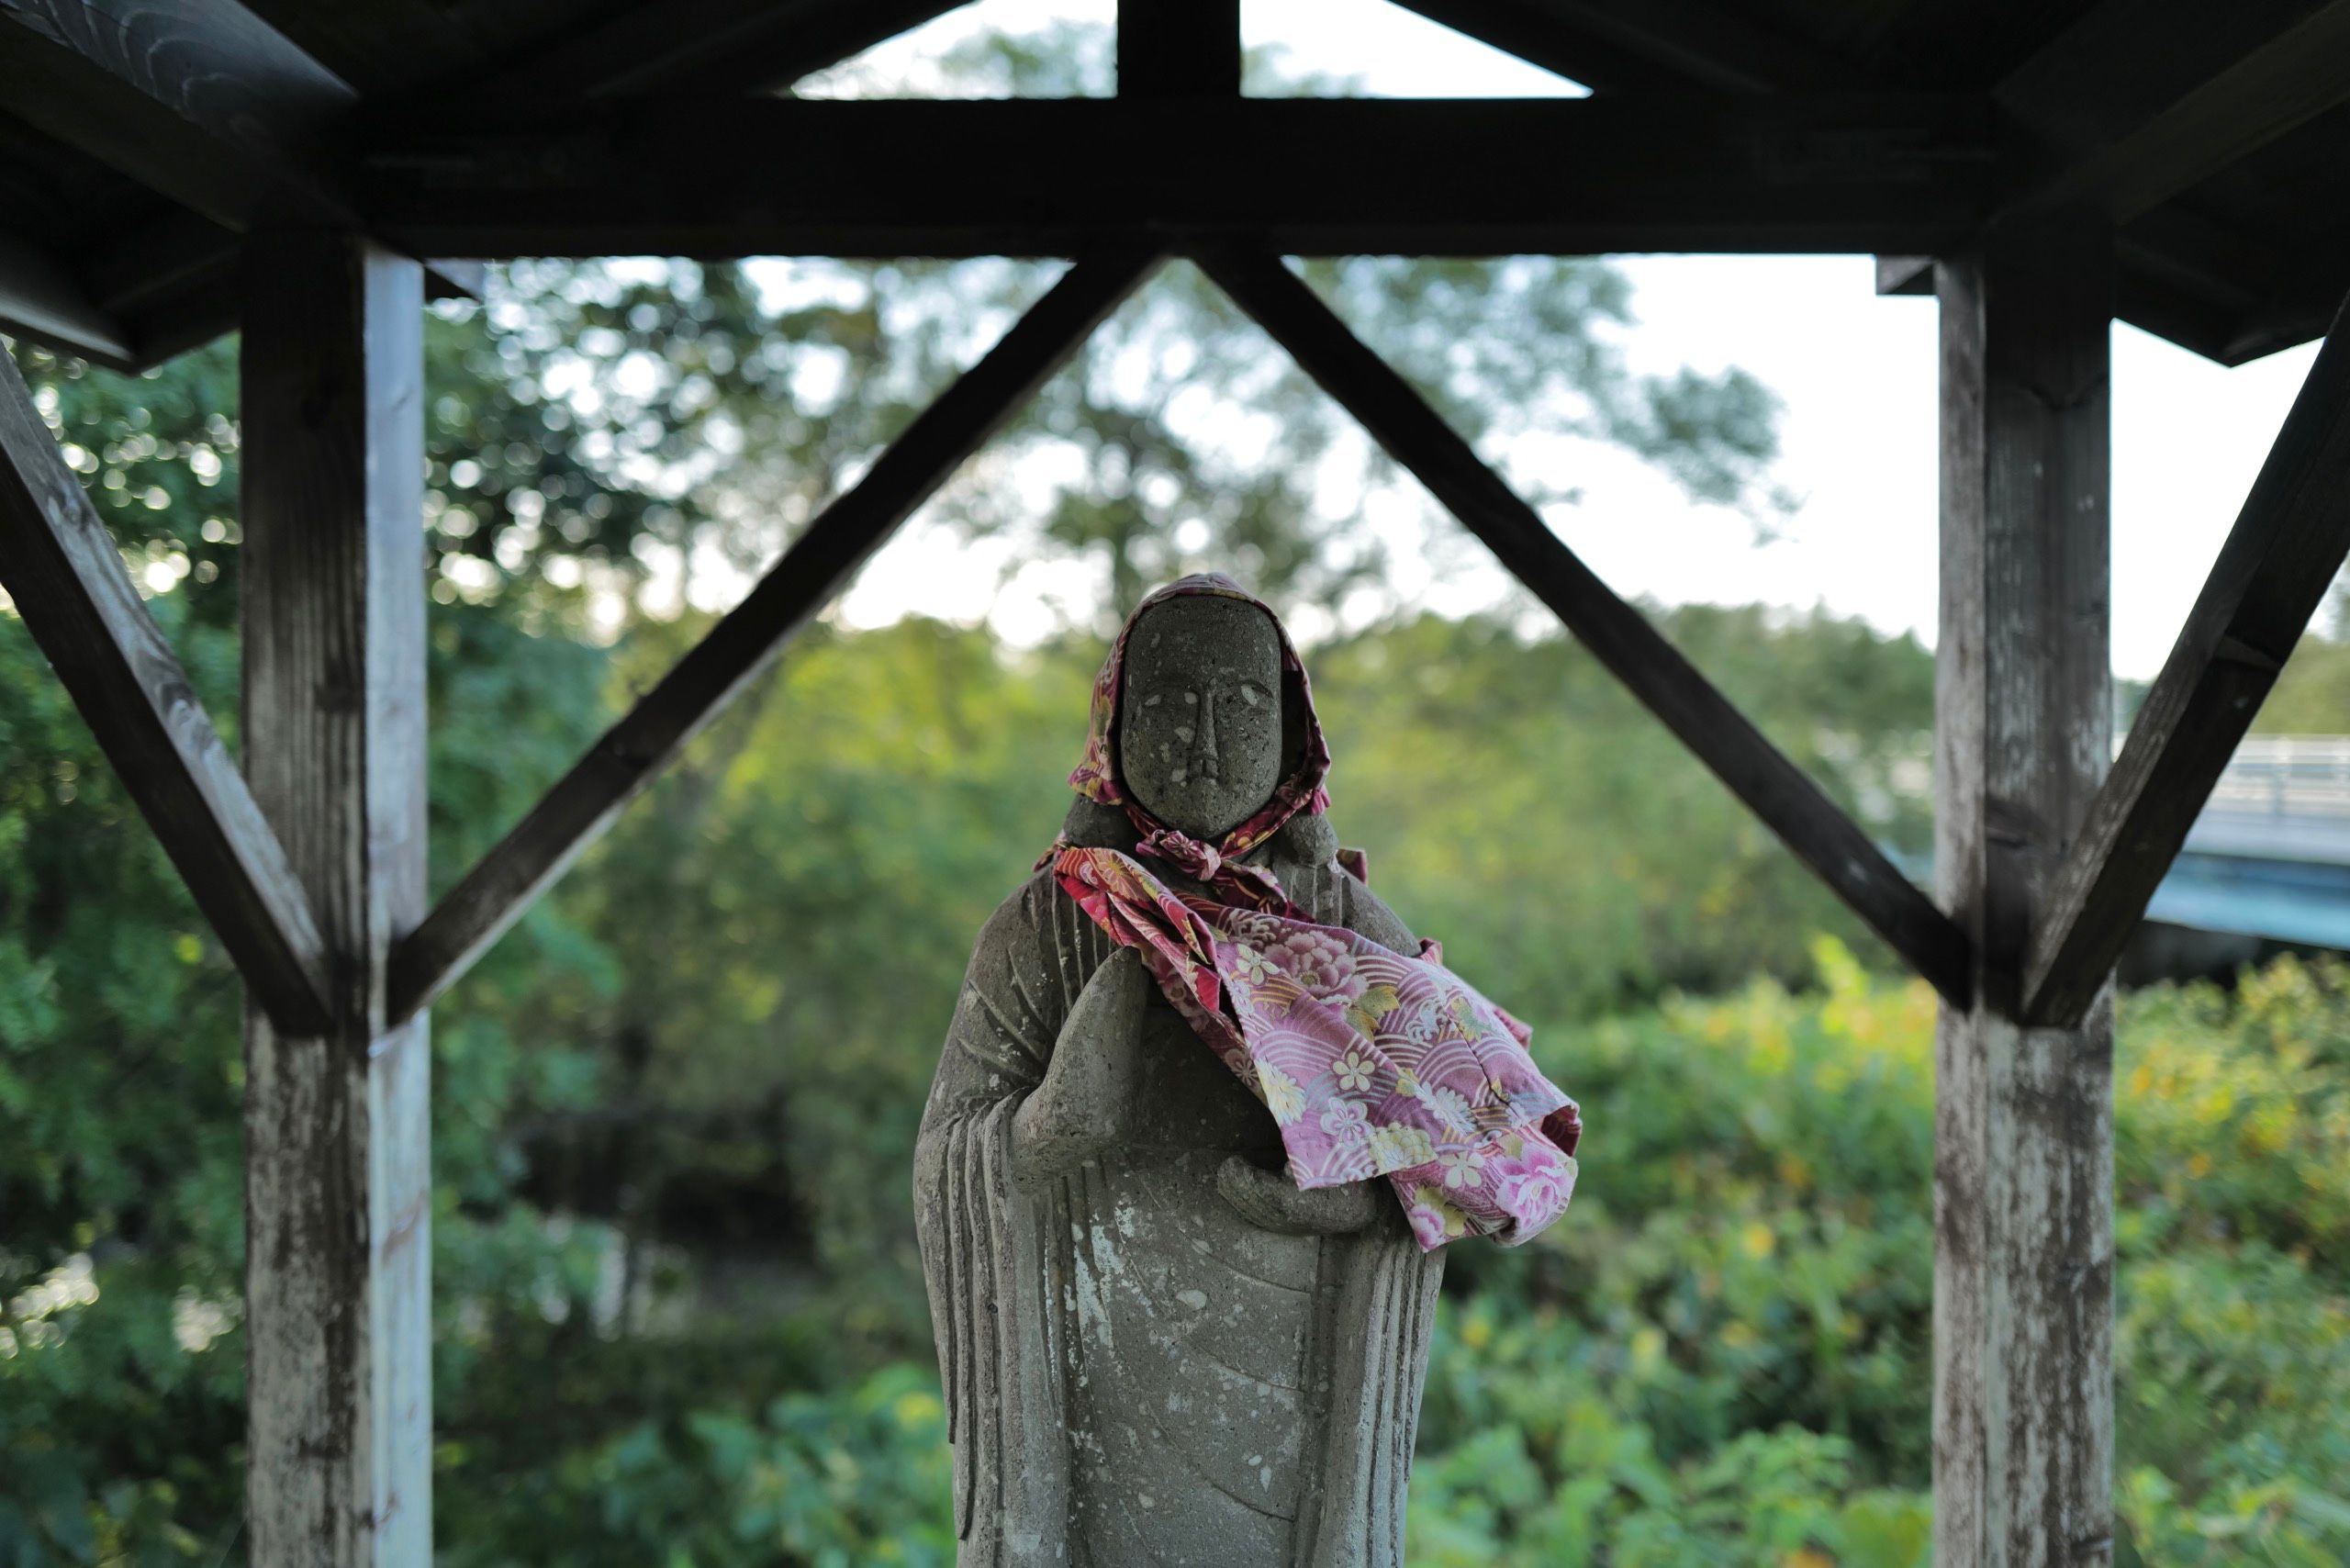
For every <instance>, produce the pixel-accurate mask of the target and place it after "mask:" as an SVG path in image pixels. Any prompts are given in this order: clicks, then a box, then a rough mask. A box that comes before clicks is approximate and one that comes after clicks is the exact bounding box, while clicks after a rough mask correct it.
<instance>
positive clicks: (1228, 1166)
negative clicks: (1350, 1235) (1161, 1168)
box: [1215, 1154, 1379, 1236]
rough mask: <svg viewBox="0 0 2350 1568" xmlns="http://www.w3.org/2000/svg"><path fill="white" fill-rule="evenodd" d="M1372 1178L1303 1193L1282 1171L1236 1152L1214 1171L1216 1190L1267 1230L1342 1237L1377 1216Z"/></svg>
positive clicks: (1377, 1206) (1288, 1233)
mask: <svg viewBox="0 0 2350 1568" xmlns="http://www.w3.org/2000/svg"><path fill="white" fill-rule="evenodd" d="M1372 1188H1373V1183H1371V1182H1348V1183H1347V1184H1346V1185H1345V1186H1343V1187H1316V1188H1315V1189H1314V1190H1313V1191H1312V1192H1310V1193H1308V1192H1301V1191H1300V1190H1299V1189H1298V1186H1297V1183H1296V1182H1292V1181H1291V1180H1290V1179H1289V1177H1288V1176H1287V1175H1286V1174H1285V1173H1283V1172H1281V1171H1279V1170H1266V1169H1264V1168H1263V1167H1262V1166H1260V1165H1256V1164H1253V1163H1251V1162H1250V1161H1248V1160H1247V1159H1242V1158H1241V1157H1240V1156H1239V1155H1237V1154H1236V1155H1234V1156H1232V1157H1231V1158H1230V1159H1226V1160H1225V1162H1224V1165H1223V1167H1222V1168H1221V1169H1220V1170H1217V1171H1216V1173H1215V1190H1216V1193H1217V1194H1218V1195H1219V1196H1221V1197H1222V1198H1223V1199H1224V1201H1225V1203H1227V1204H1231V1205H1232V1207H1233V1209H1234V1211H1235V1212H1236V1213H1237V1214H1238V1215H1240V1217H1241V1218H1243V1219H1245V1220H1247V1221H1248V1223H1249V1224H1251V1225H1253V1226H1258V1227H1259V1228H1260V1229H1263V1230H1276V1231H1279V1232H1281V1234H1282V1235H1284V1236H1340V1235H1344V1234H1345V1233H1346V1232H1348V1231H1351V1230H1360V1229H1362V1228H1363V1227H1364V1226H1368V1225H1370V1224H1371V1221H1372V1220H1374V1219H1376V1218H1378V1217H1379V1194H1378V1193H1376V1192H1374V1191H1373V1190H1372Z"/></svg>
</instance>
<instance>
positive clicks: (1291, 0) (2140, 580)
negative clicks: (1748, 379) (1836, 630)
mask: <svg viewBox="0 0 2350 1568" xmlns="http://www.w3.org/2000/svg"><path fill="white" fill-rule="evenodd" d="M1112 12H1113V6H1112V5H1111V4H1110V3H1109V0H1058V3H1056V0H985V3H984V4H981V5H978V6H969V7H967V8H965V9H964V10H962V11H958V12H955V13H950V14H949V15H948V16H947V17H944V18H942V19H941V20H940V21H938V22H935V23H933V24H932V25H931V26H930V27H927V28H922V29H920V30H918V31H917V32H916V33H914V34H911V35H908V36H907V37H906V38H904V39H899V40H895V41H893V42H892V43H890V44H889V45H885V46H883V47H884V50H888V51H890V56H894V57H895V58H896V59H897V60H898V61H900V62H905V63H906V64H908V65H909V66H911V65H912V64H913V62H918V61H919V60H920V59H921V58H922V57H923V55H925V54H928V53H931V52H933V51H934V50H937V49H938V48H939V47H941V45H942V44H943V43H945V42H946V41H949V40H951V39H954V38H956V37H958V36H961V35H962V34H964V33H966V32H968V31H969V30H971V29H973V28H979V27H985V26H996V27H1002V28H1007V29H1011V30H1025V29H1027V28H1034V27H1036V26H1040V25H1042V24H1044V23H1046V22H1049V21H1051V20H1052V19H1054V18H1057V17H1068V18H1070V19H1078V20H1091V21H1107V20H1108V19H1109V18H1110V17H1111V15H1112ZM1241 17H1242V29H1243V35H1244V40H1245V41H1246V43H1247V44H1248V46H1249V47H1251V48H1256V47H1259V46H1264V45H1279V46H1281V47H1283V48H1285V49H1286V50H1288V56H1289V62H1290V63H1291V64H1292V66H1293V67H1296V68H1299V69H1311V70H1315V71H1326V72H1332V73H1340V74H1346V75H1352V76H1357V77H1359V78H1360V79H1361V81H1362V83H1363V84H1364V85H1365V87H1366V88H1367V90H1368V91H1370V92H1371V93H1372V94H1374V95H1387V96H1398V97H1402V96H1411V97H1420V96H1461V97H1472V96H1475V97H1483V96H1493V97H1532V96H1551V95H1569V94H1575V93H1579V92H1580V89H1579V88H1576V87H1574V86H1573V85H1572V84H1569V83H1566V82H1563V81H1561V79H1560V78H1558V77H1556V76H1553V75H1551V74H1550V73H1547V72H1543V71H1540V70H1538V69H1537V68H1535V67H1533V66H1530V65H1527V64H1526V63H1525V62H1521V61H1517V60H1515V59H1513V58H1512V57H1510V56H1508V55H1505V54H1503V53H1501V52H1499V51H1498V50H1493V49H1491V48H1488V47H1486V46H1485V45H1483V44H1481V43H1477V42H1475V41H1473V40H1472V39H1466V38H1463V37H1462V36H1460V34H1458V33H1454V32H1451V31H1449V30H1447V29H1446V28H1440V27H1438V26H1437V25H1436V24H1434V23H1432V22H1428V21H1427V20H1425V19H1424V18H1422V17H1418V16H1416V15H1414V14H1413V13H1410V12H1407V11H1404V10H1402V9H1400V8H1398V7H1396V6H1390V5H1387V4H1384V3H1383V0H1244V4H1243V6H1242V12H1241ZM877 57H878V58H879V59H886V58H889V56H880V54H879V51H877ZM877 63H878V59H877ZM1621 264H1622V265H1623V267H1624V269H1625V270H1626V272H1627V273H1628V274H1629V275H1630V277H1631V279H1632V281H1633V284H1634V286H1635V294H1634V298H1633V306H1634V309H1635V311H1636V312H1637V314H1638V316H1639V326H1638V328H1637V330H1635V331H1634V332H1633V333H1632V334H1631V336H1630V337H1629V338H1628V352H1629V353H1630V355H1631V357H1632V360H1633V363H1634V366H1635V368H1637V369H1640V370H1644V371H1651V372H1667V371H1671V370H1673V369H1674V368H1677V367H1679V366H1681V365H1684V364H1685V365H1693V366H1695V367H1696V368H1698V369H1700V370H1716V369H1719V368H1721V367H1722V366H1725V365H1730V364H1737V365H1741V366H1743V367H1744V368H1745V369H1747V370H1748V371H1750V372H1751V373H1752V374H1753V375H1755V376H1757V377H1758V378H1759V379H1761V380H1762V383H1763V384H1764V385H1765V386H1769V387H1771V388H1772V389H1773V390H1774V391H1775V392H1776V393H1777V394H1778V395H1779V396H1780V397H1781V398H1782V399H1784V401H1785V413H1784V415H1783V418H1782V422H1781V434H1782V443H1783V448H1784V455H1783V458H1782V461H1781V463H1780V465H1779V466H1778V470H1777V473H1776V476H1775V477H1776V480H1777V482H1778V483H1780V484H1782V485H1784V486H1785V487H1787V488H1789V489H1790V490H1792V491H1793V492H1794V493H1795V494H1796V495H1797V496H1799V497H1801V498H1803V506H1802V508H1801V510H1799V511H1797V512H1796V514H1795V516H1794V517H1793V518H1791V519H1790V520H1788V521H1787V522H1786V523H1785V526H1784V527H1783V528H1781V529H1779V530H1778V531H1777V536H1776V537H1775V538H1774V540H1772V541H1771V542H1768V543H1757V540H1756V535H1755V530H1754V528H1753V526H1752V524H1751V522H1750V521H1748V520H1747V519H1746V518H1744V517H1742V516H1740V515H1739V514H1738V513H1736V512H1732V511H1729V510H1724V509H1720V508H1713V507H1705V506H1698V505H1694V504H1692V503H1691V502H1689V501H1688V500H1687V499H1686V498H1684V497H1683V496H1681V495H1680V494H1679V492H1678V491H1677V490H1675V489H1674V487H1673V486H1672V485H1671V484H1670V483H1669V482H1668V481H1666V480H1665V479H1664V478H1662V476H1658V475H1656V474H1655V473H1653V472H1652V471H1651V470H1649V469H1648V468H1646V467H1644V466H1643V465H1640V464H1639V462H1638V461H1637V460H1634V459H1631V458H1629V457H1625V456H1622V455H1621V454H1612V453H1607V452H1604V451H1603V452H1595V451H1594V450H1593V449H1591V448H1589V447H1583V448H1580V449H1578V460H1579V461H1580V462H1581V463H1583V465H1585V467H1584V468H1583V471H1582V472H1579V473H1577V474H1576V475H1574V476H1573V478H1574V480H1575V482H1577V483H1578V484H1580V485H1581V486H1582V487H1583V493H1584V499H1583V505H1581V506H1580V507H1569V508H1560V509H1556V510H1553V511H1552V512H1551V513H1550V521H1551V522H1552V525H1553V526H1554V527H1556V528H1557V529H1558V530H1559V532H1560V534H1561V537H1562V538H1564V539H1565V540H1566V541H1567V543H1569V544H1570V545H1572V547H1573V548H1574V549H1575V550H1576V551H1577V552H1578V553H1580V554H1583V557H1584V558H1585V559H1586V560H1587V561H1588V562H1589V563H1590V564H1591V566H1593V567H1594V569H1595V570H1596V571H1598V572H1599V573H1600V574H1601V575H1602V576H1603V577H1605V578H1606V580H1607V581H1608V582H1609V583H1610V584H1611V585H1612V586H1613V587H1614V588H1616V589H1617V591H1618V592H1620V593H1623V594H1626V595H1628V596H1632V597H1649V598H1653V599H1659V600H1662V601H1665V602H1684V601H1693V600H1695V601H1714V602H1723V603H1750V602H1754V601H1757V600H1761V601H1763V602H1768V603H1774V604H1782V605H1789V606H1808V605H1811V604H1814V603H1823V604H1825V605H1827V606H1828V607H1829V608H1830V609H1831V610H1836V611H1838V612H1840V613H1844V614H1854V615H1860V616H1863V617H1865V618H1867V619H1868V620H1869V621H1870V622H1873V623H1874V624H1875V625H1877V626H1879V627H1881V628H1883V629H1885V630H1886V631H1892V632H1898V631H1905V630H1906V631H1912V632H1915V633H1918V634H1919V637H1920V638H1922V639H1923V640H1924V641H1926V642H1928V643H1931V642H1932V640H1933V630H1934V604H1935V597H1934V596H1935V587H1934V575H1935V506H1936V499H1935V492H1936V473H1935V454H1934V439H1935V349H1934V334H1935V309H1934V305H1933V302H1932V301H1931V300H1930V299H1922V298H1899V299H1880V298H1878V297H1876V296H1875V293H1874V266H1873V264H1872V263H1871V262H1870V260H1869V259H1868V258H1867V257H1863V256H1792V257H1753V256H1633V257H1626V258H1623V259H1622V263H1621ZM2314 354H2315V348H2314V346H2313V345H2311V346H2305V347H2302V348H2300V349H2295V350H2292V351H2289V352H2288V353H2281V354H2276V355H2272V356H2270V357H2269V358H2267V359H2265V360H2261V361H2258V362H2256V363H2255V364H2248V365H2244V366H2243V367H2241V368H2238V369H2234V370H2229V369H2225V368H2222V367H2221V366H2219V365H2216V364H2211V363H2210V362H2209V361H2207V360H2203V359H2200V358H2199V357H2197V356H2196V355H2194V354H2191V353H2188V352H2187V351H2185V350H2184V349H2179V348H2175V347H2173V346H2171V345H2170V344H2168V343H2165V342H2160V341H2159V340H2157V339H2154V338H2152V337H2149V336H2147V335H2146V334H2145V333H2143V332H2141V331H2139V330H2136V329H2135V328H2132V327H2127V326H2121V325H2118V324H2117V326H2116V327H2115V329H2114V341H2113V463H2114V493H2113V663H2114V667H2115V669H2116V671H2117V672H2119V673H2120V674H2121V675H2123V676H2125V677H2136V678H2144V677H2150V676H2152V675H2153V674H2154V671H2155V670H2156V669H2157V668H2158V667H2159V666H2160V665H2161V663H2162V659H2163V656H2164V655H2165V654H2166V653H2167V652H2168V651H2169V648H2170V644H2171V641H2172V639H2173V637H2174V636H2176V634H2177V630H2178V625H2179V622H2180V621H2181V619H2182V618H2183V617H2184V616H2185V615H2186V612H2187V610H2188V605H2189V603H2190V602H2191V601H2192V600H2193V599H2194V596H2195V592H2196V590H2197V588H2199V587H2200V586H2201V583H2202V581H2203V577H2204V574H2205V572H2206V571H2207V570H2208V569H2209V568H2210V563H2211V558H2212V555H2213V554H2215V553H2216V552H2217V550H2218V548H2219V545H2220V541H2221V538H2222V537H2223V536H2224V535H2225V533H2226V532H2227V530H2228V527H2229V525H2230V524H2231V523H2232V522H2233V521H2234V518H2235V513H2236V510H2237V508H2238V506H2239V505H2240V504H2241V503H2242V501H2243V499H2244V492H2245V491H2246V490H2247V489H2248V488H2249V487H2250V486H2251V483H2252V479H2253V476H2254V475H2255V472H2256V471H2257V470H2258V468H2259V466H2260V462H2261V459H2262V458H2263V457H2264V456H2265V455H2266V453H2267V450H2268V445H2269V442H2270V441H2271V440H2272V439H2273V437H2274V436H2275V433H2276V431H2277V424H2278V423H2279V421H2280V420H2282V419H2283V418H2284V415H2285V410H2286V409H2287V408H2288V406H2289V405H2290V403H2291V401H2292V398H2293V394H2294V393H2295V391H2296V390H2297V389H2298V388H2299V386H2300V381H2301V377H2302V375H2304V374H2305V373H2306V371H2307V370H2308V368H2309V364H2310V361H2311V358H2312V357H2313V356H2314ZM1546 472H1548V470H1546ZM973 565H974V563H972V562H970V561H968V560H958V559H957V555H956V554H955V553H953V552H952V551H949V550H944V549H941V548H940V547H939V541H938V539H937V538H936V536H935V535H934V534H931V533H929V532H927V531H925V530H924V529H923V526H922V525H921V522H920V521H919V520H917V521H916V522H915V523H914V524H913V525H912V527H910V528H909V529H908V531H907V532H906V534H905V535H904V536H902V537H901V539H900V540H898V541H897V542H896V543H893V544H892V545H891V546H890V548H889V549H888V550H887V551H885V552H884V553H883V554H882V556H881V557H880V558H879V560H878V561H877V563H876V566H875V569H873V570H869V571H867V572H866V573H865V574H863V576H862V578H861V580H860V582H859V584H858V585H857V587H856V589H855V590H853V592H852V593H851V595H850V597H849V599H848V601H847V603H846V604H845V607H844V608H845V613H846V615H847V616H848V618H849V619H851V620H852V621H855V622H860V623H866V624H871V623H875V622H882V621H887V620H891V619H894V618H895V617H897V616H898V615H900V614H903V613H905V612H907V611H909V610H918V611H923V612H927V613H932V614H938V615H945V616H949V617H953V618H957V619H968V618H971V617H974V616H977V615H979V614H984V613H988V612H989V611H990V604H989V603H988V602H986V601H985V599H976V600H975V599H974V598H973V595H974V594H975V593H976V592H980V591H982V590H980V589H979V588H975V586H974V585H975V584H978V583H979V582H981V581H982V580H983V579H984V578H985V577H987V576H988V574H986V573H981V572H974V571H973V570H972V569H971V568H972V566H973ZM1068 587H1069V584H1068V583H1067V581H1065V580H1064V581H1060V582H1056V583H1049V584H1048V583H1045V582H1042V581H1037V582H1032V581H1030V579H1027V578H1023V579H1021V580H1020V581H1019V582H1017V583H1015V584H1014V585H1013V588H1012V589H1011V590H1010V591H1009V593H1008V594H1007V596H1006V599H1005V600H1004V601H1003V602H1000V603H996V604H994V605H993V606H992V609H993V611H994V618H995V620H996V622H997V623H998V624H999V626H1001V627H1002V628H1003V629H1004V630H1006V631H1007V632H1008V633H1013V634H1015V635H1017V634H1018V633H1020V632H1021V631H1023V630H1024V629H1026V628H1028V627H1032V626H1034V627H1039V628H1041V625H1042V623H1043V620H1044V617H1043V616H1042V615H1041V613H1040V611H1039V605H1038V603H1037V602H1036V601H1035V599H1034V598H1033V596H1034V595H1035V594H1037V593H1040V592H1044V591H1066V590H1067V588H1068ZM1497 588H1498V579H1497V578H1495V579H1489V580H1485V581H1475V580H1472V581H1468V582H1464V583H1461V584H1458V585H1455V586H1454V587H1453V588H1452V590H1451V591H1449V592H1448V593H1446V594H1445V595H1444V596H1443V599H1442V602H1441V606H1440V607H1441V608H1444V609H1446V610H1458V609H1461V608H1465V607H1466V606H1467V605H1469V604H1472V603H1475V602H1477V601H1478V600H1480V599H1485V598H1487V597H1489V596H1490V595H1491V594H1492V593H1493V592H1494V591H1495V590H1496V589H1497ZM1023 594H1028V595H1030V596H1032V598H1031V599H1030V601H1029V602H1026V603H1024V602H1022V598H1021V596H1022V595H1023Z"/></svg>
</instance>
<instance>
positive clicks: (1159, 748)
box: [1117, 594, 1290, 839]
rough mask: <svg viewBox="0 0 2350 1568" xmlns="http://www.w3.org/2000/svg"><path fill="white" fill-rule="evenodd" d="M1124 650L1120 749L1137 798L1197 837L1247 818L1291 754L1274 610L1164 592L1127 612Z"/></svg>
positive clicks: (1152, 811)
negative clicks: (1131, 617) (1130, 623)
mask: <svg viewBox="0 0 2350 1568" xmlns="http://www.w3.org/2000/svg"><path fill="white" fill-rule="evenodd" d="M1125 660H1126V662H1125V672H1124V676H1123V686H1122V689H1121V690H1120V692H1119V695H1118V736H1117V755H1118V767H1119V771H1120V773H1121V774H1122V775H1123V776H1124V778H1125V787H1126V789H1127V790H1128V791H1129V792H1130V793H1131V794H1132V795H1133V797H1134V799H1135V801H1136V802H1138V803H1139V804H1140V805H1141V806H1142V808H1143V809H1144V810H1145V811H1147V812H1149V813H1150V814H1151V815H1152V816H1154V817H1157V818H1158V820H1159V821H1160V822H1162V823H1166V824H1167V825H1168V826H1169V827H1171V828H1174V829H1175V830H1177V831H1178V832H1180V833H1184V834H1190V835H1191V836H1192V837H1194V838H1203V839H1213V838H1217V837H1220V836H1222V835H1223V834H1227V833H1229V832H1231V831H1232V830H1233V829H1234V828H1236V827H1238V826H1239V825H1240V824H1241V823H1244V822H1246V821H1248V818H1249V817H1251V816H1252V815H1254V814H1255V813H1256V812H1257V811H1258V809H1259V807H1261V806H1263V805H1264V804H1265V803H1266V801H1269V800H1270V799H1271V798H1272V794H1273V789H1274V787H1275V786H1276V785H1278V784H1279V783H1280V782H1281V776H1282V773H1283V772H1284V770H1285V767H1286V765H1287V764H1288V762H1289V761H1290V757H1289V755H1288V748H1287V747H1286V745H1284V742H1283V730H1282V722H1281V720H1282V697H1283V689H1282V678H1281V676H1282V671H1281V633H1280V631H1279V629H1278V628H1277V627H1276V626H1275V625H1274V622H1273V619H1272V617H1271V616H1270V615H1269V614H1268V613H1266V611H1265V610H1263V609H1261V608H1260V607H1259V606H1258V605H1256V604H1254V603H1251V602H1249V601H1248V600H1246V599H1231V598H1226V597H1224V596H1222V595H1216V594H1187V595H1181V596H1178V597H1175V598H1170V599H1161V600H1160V601H1159V602H1158V603H1156V604H1153V605H1151V606H1150V607H1149V608H1148V609H1147V610H1144V611H1143V612H1142V614H1141V616H1140V617H1139V618H1137V619H1136V622H1135V623H1134V629H1133V631H1132V633H1130V634H1129V636H1128V638H1127V641H1126V655H1125Z"/></svg>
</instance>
